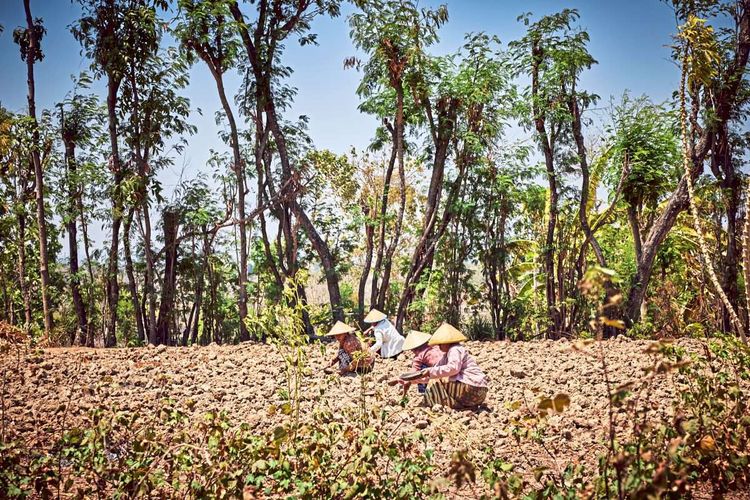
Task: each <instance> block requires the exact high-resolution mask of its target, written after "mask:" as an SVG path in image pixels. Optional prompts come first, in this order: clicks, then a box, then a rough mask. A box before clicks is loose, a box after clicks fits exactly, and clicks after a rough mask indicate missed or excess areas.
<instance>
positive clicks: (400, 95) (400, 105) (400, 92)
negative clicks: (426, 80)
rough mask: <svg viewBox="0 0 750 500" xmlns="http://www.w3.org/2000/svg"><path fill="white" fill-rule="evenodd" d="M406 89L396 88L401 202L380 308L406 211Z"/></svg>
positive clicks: (379, 296) (384, 272)
mask: <svg viewBox="0 0 750 500" xmlns="http://www.w3.org/2000/svg"><path fill="white" fill-rule="evenodd" d="M404 128H405V127H404V89H403V87H402V86H401V84H400V83H399V85H397V86H396V157H397V158H398V180H399V184H400V186H399V187H400V200H399V207H398V216H397V218H396V227H395V229H394V233H393V238H392V239H391V243H390V244H389V245H388V250H387V251H386V254H385V262H384V264H383V280H382V282H381V285H380V293H379V295H378V306H379V307H380V308H381V309H384V308H385V303H386V300H387V298H388V291H389V288H390V283H391V267H393V255H394V254H395V253H396V248H397V247H398V242H399V240H400V239H401V228H402V225H403V222H404V211H405V210H406V171H405V168H404V132H405V131H404Z"/></svg>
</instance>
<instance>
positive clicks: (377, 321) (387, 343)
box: [364, 309, 404, 359]
mask: <svg viewBox="0 0 750 500" xmlns="http://www.w3.org/2000/svg"><path fill="white" fill-rule="evenodd" d="M364 321H365V323H370V324H371V325H372V326H371V327H370V328H368V329H367V330H368V331H369V330H372V331H373V334H374V336H375V343H374V344H373V345H372V346H370V352H372V353H373V354H375V353H377V354H380V357H381V358H384V359H387V358H391V359H395V358H397V357H398V355H399V354H401V351H403V347H402V346H403V344H404V337H403V336H402V335H401V334H400V333H399V332H398V330H396V327H395V326H393V323H391V322H390V321H388V318H387V317H386V315H385V313H383V312H380V311H378V310H377V309H373V310H372V311H370V312H369V313H368V314H367V316H365V320H364Z"/></svg>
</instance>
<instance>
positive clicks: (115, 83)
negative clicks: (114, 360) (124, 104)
mask: <svg viewBox="0 0 750 500" xmlns="http://www.w3.org/2000/svg"><path fill="white" fill-rule="evenodd" d="M118 88H119V80H116V79H115V78H114V77H112V76H110V77H109V81H108V83H107V115H108V127H109V143H110V148H111V150H112V158H111V169H112V171H113V173H114V186H113V190H112V238H111V241H110V246H109V260H108V263H107V276H106V297H107V307H108V313H109V315H108V318H107V323H106V327H105V337H104V346H105V347H114V346H115V344H116V343H117V303H118V302H119V301H120V283H119V281H118V273H119V265H118V264H119V263H118V259H119V250H120V225H121V224H122V211H123V202H122V193H121V192H120V190H121V185H122V181H123V179H124V173H123V172H122V167H121V165H120V153H119V147H118V144H117V89H118Z"/></svg>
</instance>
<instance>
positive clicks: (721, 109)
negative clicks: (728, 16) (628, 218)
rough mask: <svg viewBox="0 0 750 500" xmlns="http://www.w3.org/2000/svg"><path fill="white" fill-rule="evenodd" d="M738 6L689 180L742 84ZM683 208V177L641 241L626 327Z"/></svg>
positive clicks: (748, 19)
mask: <svg viewBox="0 0 750 500" xmlns="http://www.w3.org/2000/svg"><path fill="white" fill-rule="evenodd" d="M740 3H741V8H740V9H738V10H739V12H740V13H741V16H740V18H739V19H738V21H737V25H738V34H737V37H736V40H737V44H736V47H735V55H734V58H733V60H732V61H731V64H730V67H729V68H728V70H727V71H726V73H725V76H724V79H723V81H722V82H720V83H719V85H718V89H719V90H718V92H716V95H715V96H714V97H713V99H712V102H713V103H715V104H714V107H713V109H712V111H713V118H712V121H711V123H710V126H707V127H706V128H705V130H704V131H703V133H702V135H701V138H700V140H699V141H697V143H696V146H695V148H694V150H693V154H692V158H691V161H692V169H691V177H692V178H693V179H697V178H698V176H699V175H700V174H701V173H702V172H703V163H704V161H705V159H706V156H707V155H708V152H709V151H710V150H711V148H712V146H713V144H712V143H713V141H712V140H711V139H712V137H713V136H714V134H715V131H716V130H721V129H722V128H724V127H726V124H727V122H728V121H729V119H730V117H731V114H732V110H733V108H734V106H735V103H736V100H737V93H738V91H739V88H740V83H741V82H742V81H743V79H742V74H743V73H744V71H745V68H746V66H747V61H748V55H749V54H750V0H742V1H741V2H740ZM687 207H688V186H687V179H686V177H685V176H684V175H683V176H682V178H681V179H680V182H679V184H678V186H677V188H676V189H675V191H674V192H673V193H672V196H671V197H670V199H669V200H668V202H667V203H666V207H665V208H664V210H663V211H662V213H661V214H660V215H659V217H658V218H657V219H656V221H654V224H653V225H652V226H651V229H650V230H649V234H648V235H647V236H646V238H645V240H644V241H643V245H642V252H641V258H640V259H638V262H637V266H636V275H635V277H634V283H633V286H632V288H631V289H630V293H629V294H628V300H627V302H626V305H625V316H626V319H627V321H628V323H629V325H632V324H634V323H636V322H637V321H638V320H639V319H640V314H641V304H642V303H643V300H644V297H645V295H646V289H647V288H648V284H649V281H650V279H651V274H652V272H653V265H654V261H655V259H656V253H657V251H658V248H659V246H660V245H661V243H662V242H663V241H664V238H666V236H667V233H668V232H669V230H670V229H671V228H672V227H673V226H674V223H675V221H676V220H677V216H678V215H679V213H680V212H682V211H683V210H685V209H686V208H687Z"/></svg>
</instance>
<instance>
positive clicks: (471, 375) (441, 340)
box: [414, 323, 487, 409]
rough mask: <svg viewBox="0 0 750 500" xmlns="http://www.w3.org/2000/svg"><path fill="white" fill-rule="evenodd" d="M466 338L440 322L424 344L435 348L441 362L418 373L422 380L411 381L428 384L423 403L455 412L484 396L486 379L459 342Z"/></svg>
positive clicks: (468, 406) (485, 395)
mask: <svg viewBox="0 0 750 500" xmlns="http://www.w3.org/2000/svg"><path fill="white" fill-rule="evenodd" d="M465 340H466V337H465V336H464V334H463V333H461V332H460V331H458V330H457V329H456V328H455V327H453V326H452V325H449V324H448V323H443V324H442V325H441V326H440V328H438V329H437V331H435V334H434V335H433V336H432V337H431V338H430V340H429V342H428V344H429V345H431V346H438V347H439V348H440V350H441V351H442V352H443V354H444V355H443V359H441V360H440V362H439V363H438V364H437V365H435V366H433V367H432V368H426V369H424V370H422V374H423V377H422V378H421V379H418V380H415V381H414V382H417V383H419V382H425V381H429V384H428V385H427V391H426V392H425V403H426V404H427V405H428V406H434V405H436V404H439V405H443V406H449V407H451V408H455V409H467V408H475V407H476V406H478V405H480V404H482V403H483V402H484V400H485V398H486V397H487V377H486V376H485V375H484V372H482V369H481V368H479V365H477V362H476V361H474V358H473V357H471V355H469V353H468V351H467V350H466V348H465V347H464V346H462V345H461V342H463V341H465Z"/></svg>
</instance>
